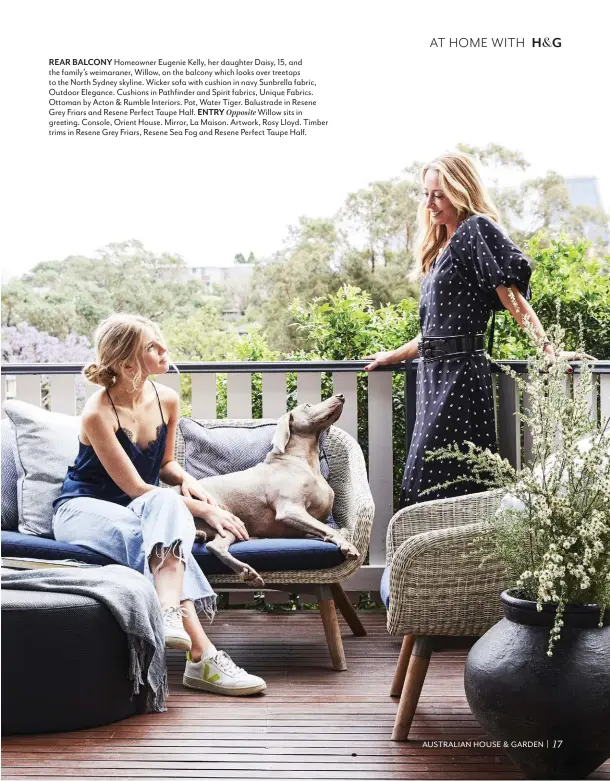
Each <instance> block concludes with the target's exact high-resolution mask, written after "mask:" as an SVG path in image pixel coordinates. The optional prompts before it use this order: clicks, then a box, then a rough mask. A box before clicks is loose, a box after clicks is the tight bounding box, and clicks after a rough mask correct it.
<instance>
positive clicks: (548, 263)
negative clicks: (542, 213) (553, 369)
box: [494, 233, 610, 360]
mask: <svg viewBox="0 0 610 781" xmlns="http://www.w3.org/2000/svg"><path fill="white" fill-rule="evenodd" d="M527 247H528V252H529V255H530V257H531V258H532V266H533V273H532V279H531V288H532V300H531V302H530V303H531V305H532V308H533V309H534V311H535V312H536V314H537V316H538V318H539V320H540V321H541V323H543V324H546V323H551V322H552V321H553V319H554V318H555V311H556V306H557V302H559V303H560V319H559V322H560V324H561V325H562V327H563V328H564V330H565V342H566V345H567V349H568V350H575V349H576V344H577V343H578V342H579V332H578V322H579V318H582V323H583V339H584V349H585V352H588V353H590V354H592V355H595V357H596V358H599V359H600V360H607V359H609V358H610V279H609V277H608V270H609V267H608V258H605V259H599V258H597V257H595V255H594V254H592V251H591V248H590V244H589V242H586V241H584V240H580V241H577V242H575V243H571V242H570V241H568V240H567V239H566V238H565V237H561V238H554V239H549V237H548V235H547V234H546V233H541V234H539V235H536V236H533V237H532V238H531V239H530V240H529V242H528V245H527ZM494 343H495V348H494V357H495V358H513V359H525V357H526V356H527V355H528V354H529V353H530V352H531V342H530V339H529V338H528V336H527V334H526V333H525V331H524V330H523V329H522V328H521V327H520V326H519V325H518V324H517V322H516V321H515V320H514V318H513V317H512V316H511V315H510V314H509V313H508V312H507V311H504V312H503V313H500V314H499V315H497V316H496V335H495V338H494Z"/></svg>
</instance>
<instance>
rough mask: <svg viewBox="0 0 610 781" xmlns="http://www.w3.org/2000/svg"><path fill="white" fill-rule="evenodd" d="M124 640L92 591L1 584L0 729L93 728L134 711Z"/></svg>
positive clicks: (29, 730) (111, 617)
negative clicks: (68, 591) (84, 593)
mask: <svg viewBox="0 0 610 781" xmlns="http://www.w3.org/2000/svg"><path fill="white" fill-rule="evenodd" d="M128 672H129V653H128V650H127V638H126V636H125V634H124V633H123V632H122V630H121V629H120V628H119V625H118V624H117V622H116V621H115V619H114V617H113V615H112V613H110V611H109V610H108V609H107V608H106V607H105V606H104V605H102V604H101V603H99V602H97V601H96V600H95V599H91V598H90V597H82V596H77V595H75V594H63V593H62V594H59V593H52V592H45V591H39V592H36V591H18V590H15V589H7V588H5V589H2V733H3V734H15V733H31V732H56V731H62V730H74V729H84V728H86V727H97V726H100V725H101V724H108V723H110V722H112V721H118V720H119V719H124V718H126V717H127V716H132V715H133V714H134V713H136V711H137V706H138V704H139V702H138V699H139V698H138V697H133V698H132V696H131V694H132V684H131V681H130V680H129V677H128Z"/></svg>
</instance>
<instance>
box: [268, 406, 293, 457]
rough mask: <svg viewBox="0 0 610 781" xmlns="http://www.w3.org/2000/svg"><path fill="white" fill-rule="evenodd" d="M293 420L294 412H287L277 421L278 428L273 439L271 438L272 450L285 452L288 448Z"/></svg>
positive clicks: (273, 451)
mask: <svg viewBox="0 0 610 781" xmlns="http://www.w3.org/2000/svg"><path fill="white" fill-rule="evenodd" d="M291 420H292V412H287V413H286V414H285V415H282V417H281V418H280V419H279V420H278V422H277V428H276V430H275V434H274V435H273V439H272V440H271V445H272V448H271V452H272V453H283V452H284V450H286V445H287V444H288V440H289V439H290V421H291Z"/></svg>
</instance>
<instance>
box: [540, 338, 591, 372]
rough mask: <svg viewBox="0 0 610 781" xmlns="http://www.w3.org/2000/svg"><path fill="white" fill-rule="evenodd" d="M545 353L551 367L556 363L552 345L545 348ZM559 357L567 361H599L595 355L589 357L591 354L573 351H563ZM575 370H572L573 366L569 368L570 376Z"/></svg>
mask: <svg viewBox="0 0 610 781" xmlns="http://www.w3.org/2000/svg"><path fill="white" fill-rule="evenodd" d="M544 351H545V353H546V358H547V362H548V365H549V366H552V365H553V364H554V363H555V352H554V350H553V345H552V344H546V345H545V347H544ZM559 355H560V356H561V357H562V358H565V360H566V361H585V360H586V361H597V360H599V359H598V358H595V356H593V355H589V353H583V352H578V351H573V350H561V351H560V353H559ZM573 373H574V369H572V367H571V366H568V374H573Z"/></svg>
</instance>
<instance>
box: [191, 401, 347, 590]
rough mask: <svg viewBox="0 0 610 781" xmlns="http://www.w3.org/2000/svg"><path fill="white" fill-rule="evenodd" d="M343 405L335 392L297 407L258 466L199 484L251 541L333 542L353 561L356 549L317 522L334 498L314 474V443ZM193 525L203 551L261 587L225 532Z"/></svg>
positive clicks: (280, 422)
mask: <svg viewBox="0 0 610 781" xmlns="http://www.w3.org/2000/svg"><path fill="white" fill-rule="evenodd" d="M344 401H345V398H344V397H343V395H341V394H339V395H337V396H331V398H329V399H327V400H326V401H322V402H321V403H320V404H301V405H300V406H298V407H296V409H294V410H292V411H291V412H288V413H286V414H285V415H283V416H282V417H281V418H280V419H279V420H278V424H277V430H276V432H275V435H274V437H273V440H272V449H271V451H270V452H269V453H268V455H267V457H266V459H265V460H264V461H263V462H262V463H261V464H257V465H256V466H253V467H252V468H251V469H244V470H243V471H242V472H232V473H230V474H227V475H219V476H218V477H206V478H204V479H203V480H200V481H199V483H200V484H201V485H202V486H203V487H204V488H205V490H206V491H207V492H208V493H209V494H211V495H212V497H213V498H214V499H215V500H216V501H217V502H218V504H220V505H223V506H224V507H226V508H227V510H229V512H231V513H233V515H236V516H237V517H238V518H240V519H241V521H243V523H244V525H245V526H246V529H247V530H248V534H249V535H250V536H251V537H316V538H319V539H322V540H328V541H329V542H332V543H334V544H335V545H336V546H337V547H338V548H340V549H341V551H342V553H343V554H344V556H345V557H346V558H347V559H355V558H358V556H359V555H360V554H359V553H358V551H357V550H356V548H355V547H354V546H353V545H351V544H350V543H349V542H347V540H346V539H344V538H343V537H342V535H341V533H340V532H339V531H337V530H336V529H332V528H331V527H330V526H327V525H326V524H325V523H323V521H324V520H325V519H326V518H328V516H329V515H330V512H331V510H332V506H333V500H334V497H335V494H334V491H333V489H332V488H331V487H330V486H329V485H328V483H327V482H326V480H325V479H324V478H323V477H322V475H321V474H320V462H319V458H318V442H319V439H320V435H321V434H322V432H323V431H326V429H327V428H328V427H329V426H330V425H331V424H332V423H334V422H335V421H336V420H338V419H339V417H340V416H341V412H342V411H343V403H344ZM195 522H196V524H197V529H198V533H197V536H198V538H200V539H205V540H206V541H207V548H208V550H209V551H211V552H212V553H214V554H215V555H216V556H217V557H218V558H219V559H220V560H221V561H222V562H224V563H225V564H226V565H227V567H230V568H231V569H232V570H233V571H234V572H236V573H237V574H238V575H239V576H240V577H241V578H242V579H243V580H246V581H249V582H252V584H253V585H256V586H263V585H264V581H263V579H262V578H261V576H260V575H259V574H258V572H256V570H254V569H253V568H252V567H251V566H250V565H249V564H244V563H243V562H241V561H238V560H237V559H236V558H235V557H234V556H233V555H231V553H229V546H230V545H231V544H232V543H233V542H235V536H234V535H233V534H232V533H231V532H228V531H227V532H226V536H225V537H221V536H219V535H216V536H215V532H214V531H213V530H212V529H211V528H210V527H209V526H208V525H207V524H206V523H205V521H203V520H202V519H200V518H197V519H196V520H195Z"/></svg>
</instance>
